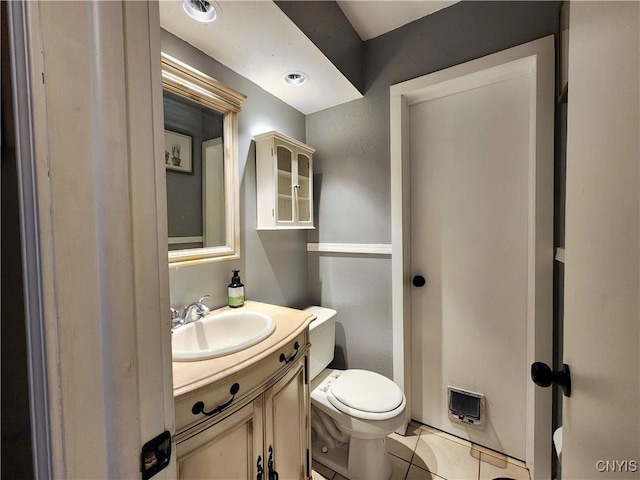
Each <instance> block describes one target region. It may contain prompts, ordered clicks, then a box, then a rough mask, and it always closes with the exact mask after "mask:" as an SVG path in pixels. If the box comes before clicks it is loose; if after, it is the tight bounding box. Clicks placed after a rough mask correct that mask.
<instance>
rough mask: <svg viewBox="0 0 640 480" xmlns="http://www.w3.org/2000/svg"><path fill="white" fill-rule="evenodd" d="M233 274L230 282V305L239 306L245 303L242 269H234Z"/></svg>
mask: <svg viewBox="0 0 640 480" xmlns="http://www.w3.org/2000/svg"><path fill="white" fill-rule="evenodd" d="M232 271H233V276H232V277H231V283H230V284H229V306H230V307H232V308H238V307H241V306H243V305H244V285H243V284H242V282H241V281H240V275H238V274H239V273H240V270H232Z"/></svg>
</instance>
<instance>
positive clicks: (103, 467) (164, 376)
mask: <svg viewBox="0 0 640 480" xmlns="http://www.w3.org/2000/svg"><path fill="white" fill-rule="evenodd" d="M12 3H13V2H12ZM9 12H10V14H11V15H12V16H11V21H12V31H11V32H10V35H12V42H15V43H14V53H15V54H16V55H19V56H21V57H22V58H23V59H24V61H23V62H20V64H17V65H14V68H15V69H16V72H17V73H19V74H20V78H22V79H23V82H24V83H21V84H19V85H18V86H17V87H16V94H17V95H19V96H18V98H22V99H23V100H25V101H24V102H23V103H22V104H21V105H20V109H18V111H17V116H18V117H17V118H16V123H17V124H18V125H19V127H20V129H21V130H20V131H18V132H17V134H18V137H19V147H18V148H19V151H18V155H19V159H18V161H19V165H20V168H21V169H22V170H21V176H22V178H21V180H22V181H23V185H26V186H27V187H28V188H25V189H24V190H23V191H22V192H21V193H20V195H21V208H22V212H21V213H22V219H21V222H22V232H23V234H24V233H25V232H26V233H29V232H31V235H33V237H32V238H28V237H27V238H25V237H23V239H22V242H23V252H24V255H25V261H26V264H27V269H26V270H25V282H26V283H27V287H28V291H27V292H26V294H25V296H26V300H27V301H28V302H29V303H28V305H27V312H26V316H27V322H28V332H29V335H30V337H29V338H28V340H27V342H28V349H29V355H30V357H29V363H30V371H29V374H30V378H29V380H30V395H31V399H32V401H35V402H43V403H41V404H37V405H31V408H32V412H31V415H32V423H33V422H42V423H35V424H34V425H32V429H33V432H34V435H33V436H34V440H33V441H34V452H35V455H34V463H35V471H34V474H35V475H36V478H139V477H140V475H141V474H140V456H141V447H142V445H143V444H144V443H146V442H147V441H148V440H150V439H152V438H154V437H156V436H158V435H159V434H161V433H163V432H164V431H169V432H170V433H172V434H173V430H174V404H173V388H172V383H173V382H172V370H171V333H170V322H169V314H168V310H169V272H168V264H167V234H166V232H167V226H166V190H165V189H166V182H165V175H166V174H165V167H164V161H163V152H164V143H163V125H164V122H163V118H162V81H161V66H160V28H159V25H160V17H159V9H158V4H157V2H125V1H120V2H115V1H114V2H77V3H72V2H61V3H57V2H15V4H12V5H9ZM19 22H22V23H19ZM18 27H19V28H18ZM70 32H71V33H70ZM44 45H47V48H44ZM18 47H19V49H20V51H17V48H18ZM18 69H19V72H18ZM25 175H29V176H30V178H25ZM38 329H39V330H38ZM35 330H38V332H37V333H38V336H37V337H35V336H33V335H31V334H32V333H33V332H34V331H35ZM175 477H176V463H175V455H173V456H172V460H171V462H170V463H169V465H168V467H167V468H165V469H164V470H163V471H161V472H159V473H158V474H157V476H155V477H154V478H157V479H159V480H162V479H168V478H175Z"/></svg>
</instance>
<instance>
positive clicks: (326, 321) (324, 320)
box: [304, 307, 337, 379]
mask: <svg viewBox="0 0 640 480" xmlns="http://www.w3.org/2000/svg"><path fill="white" fill-rule="evenodd" d="M304 310H305V312H311V313H313V314H314V315H315V316H316V317H317V318H316V319H315V320H314V321H312V322H311V324H310V325H309V340H310V341H311V355H310V358H311V363H310V365H309V369H310V371H311V372H310V375H311V379H314V378H315V377H316V375H318V374H319V373H320V372H321V371H322V370H324V369H325V368H327V366H328V365H329V364H330V363H331V361H332V360H333V350H334V347H335V344H336V314H337V312H336V311H335V310H332V309H330V308H324V307H307V308H305V309H304Z"/></svg>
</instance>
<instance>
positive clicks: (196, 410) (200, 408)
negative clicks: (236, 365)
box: [191, 383, 240, 417]
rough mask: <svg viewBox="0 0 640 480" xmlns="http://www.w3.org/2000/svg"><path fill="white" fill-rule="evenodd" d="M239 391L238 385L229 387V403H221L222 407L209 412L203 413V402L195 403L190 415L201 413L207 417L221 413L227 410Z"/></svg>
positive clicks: (219, 406)
mask: <svg viewBox="0 0 640 480" xmlns="http://www.w3.org/2000/svg"><path fill="white" fill-rule="evenodd" d="M239 391H240V384H239V383H234V384H233V385H231V388H230V389H229V393H230V394H231V398H230V399H229V401H227V402H225V403H223V404H222V405H218V406H217V407H216V408H214V409H213V410H211V411H210V412H205V410H204V402H196V403H194V404H193V407H192V408H191V413H193V414H194V415H199V414H200V413H202V414H203V415H206V416H207V417H211V416H213V415H217V414H218V413H220V412H222V411H223V410H224V409H225V408H227V407H228V406H229V405H231V403H232V402H233V399H234V398H236V393H238V392H239Z"/></svg>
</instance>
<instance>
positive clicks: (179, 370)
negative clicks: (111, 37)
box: [173, 300, 315, 400]
mask: <svg viewBox="0 0 640 480" xmlns="http://www.w3.org/2000/svg"><path fill="white" fill-rule="evenodd" d="M230 310H233V311H238V310H252V311H256V312H262V313H264V314H266V315H269V316H270V317H271V318H272V319H273V321H274V322H275V324H276V329H275V330H274V332H273V333H272V334H271V335H270V336H268V337H267V338H266V339H264V340H263V341H261V342H259V343H257V344H256V345H253V346H251V347H249V348H246V349H244V350H241V351H239V352H236V353H232V354H229V355H224V356H222V357H217V358H210V359H208V360H199V361H195V362H173V397H174V399H176V400H177V399H178V398H179V397H181V396H183V395H186V394H188V393H190V392H192V391H194V390H197V389H198V388H201V387H203V386H206V385H208V384H211V383H214V382H217V381H219V380H222V379H224V378H226V377H227V376H230V375H233V374H235V373H237V372H239V371H240V370H243V369H245V368H248V367H251V366H252V365H253V364H255V363H257V362H259V361H260V360H262V359H263V358H265V357H267V356H269V355H271V354H272V353H274V352H275V351H276V350H278V349H279V348H281V347H283V346H284V345H286V344H287V343H288V342H290V341H292V340H293V339H294V338H295V337H297V336H298V335H300V333H301V332H303V331H304V329H305V328H307V326H308V325H309V323H311V321H312V320H313V319H314V318H315V315H314V314H313V313H311V312H305V311H303V310H296V309H294V308H288V307H280V306H278V305H270V304H268V303H261V302H254V301H251V300H247V301H245V303H244V306H243V307H240V308H230V307H223V308H219V309H217V310H213V311H212V312H211V313H209V314H208V315H215V314H217V313H222V312H226V311H230Z"/></svg>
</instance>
